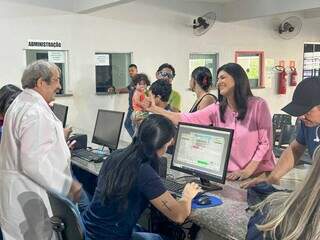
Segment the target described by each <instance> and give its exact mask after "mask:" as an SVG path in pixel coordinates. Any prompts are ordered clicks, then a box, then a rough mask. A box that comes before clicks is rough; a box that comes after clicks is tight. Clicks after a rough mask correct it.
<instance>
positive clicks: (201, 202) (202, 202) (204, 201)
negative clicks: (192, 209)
mask: <svg viewBox="0 0 320 240" xmlns="http://www.w3.org/2000/svg"><path fill="white" fill-rule="evenodd" d="M196 204H198V205H209V204H211V199H210V197H208V196H206V195H202V196H200V197H199V198H196Z"/></svg>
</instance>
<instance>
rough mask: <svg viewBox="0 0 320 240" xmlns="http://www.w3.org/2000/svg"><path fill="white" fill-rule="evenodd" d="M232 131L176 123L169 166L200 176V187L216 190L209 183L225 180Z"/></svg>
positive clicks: (216, 188)
mask: <svg viewBox="0 0 320 240" xmlns="http://www.w3.org/2000/svg"><path fill="white" fill-rule="evenodd" d="M232 138H233V130H231V129H225V128H218V127H211V126H200V125H195V124H188V123H179V125H178V131H177V135H176V144H175V149H174V153H173V156H172V161H171V169H174V170H177V171H181V172H184V173H187V174H191V175H194V176H197V177H200V181H201V185H202V188H203V189H204V190H210V191H211V190H219V189H222V188H221V187H220V186H217V185H214V184H212V183H210V182H209V180H210V181H214V182H218V183H225V179H226V175H227V167H228V162H229V157H230V150H231V144H232Z"/></svg>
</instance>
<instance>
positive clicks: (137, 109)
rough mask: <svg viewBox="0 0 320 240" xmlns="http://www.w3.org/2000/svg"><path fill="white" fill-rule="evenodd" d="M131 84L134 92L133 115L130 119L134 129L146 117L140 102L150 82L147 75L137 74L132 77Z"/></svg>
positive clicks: (146, 92) (146, 113)
mask: <svg viewBox="0 0 320 240" xmlns="http://www.w3.org/2000/svg"><path fill="white" fill-rule="evenodd" d="M132 82H133V84H134V86H135V90H134V93H133V96H132V108H133V113H132V115H131V117H132V122H133V127H134V129H136V128H137V127H138V125H139V124H138V123H139V122H141V120H143V119H144V118H146V117H147V116H148V112H146V111H144V110H143V108H142V102H143V101H144V98H145V97H146V96H147V95H148V90H147V87H148V86H149V85H150V81H149V78H148V76H147V75H145V74H143V73H138V74H137V75H135V76H134V77H133V79H132Z"/></svg>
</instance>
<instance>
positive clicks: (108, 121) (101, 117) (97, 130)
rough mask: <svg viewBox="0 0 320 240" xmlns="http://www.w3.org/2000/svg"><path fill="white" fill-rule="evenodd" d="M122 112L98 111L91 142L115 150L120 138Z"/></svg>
mask: <svg viewBox="0 0 320 240" xmlns="http://www.w3.org/2000/svg"><path fill="white" fill-rule="evenodd" d="M123 117H124V112H116V111H109V110H102V109H99V110H98V115H97V120H96V125H95V127H94V132H93V136H92V142H93V143H96V144H98V145H102V146H106V147H108V148H109V149H111V150H116V149H117V147H118V142H119V138H120V133H121V128H122V122H123Z"/></svg>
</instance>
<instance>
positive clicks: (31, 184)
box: [0, 89, 72, 240]
mask: <svg viewBox="0 0 320 240" xmlns="http://www.w3.org/2000/svg"><path fill="white" fill-rule="evenodd" d="M71 183H72V177H71V172H70V151H69V149H68V146H67V144H66V141H65V139H64V134H63V128H62V124H61V122H60V121H59V120H58V119H57V118H56V117H55V115H54V113H53V112H52V111H51V109H50V108H49V106H48V104H47V103H46V102H45V100H44V98H43V97H42V96H41V95H40V94H39V93H38V92H36V91H34V90H32V89H26V90H24V91H23V92H22V93H21V94H20V95H19V96H18V97H17V98H16V100H15V101H14V102H13V103H12V104H11V106H10V107H9V109H8V111H7V113H6V116H5V119H4V126H3V134H2V140H1V145H0V224H1V228H2V231H3V233H4V239H5V240H11V239H12V240H13V239H14V240H20V239H21V240H22V239H24V240H47V239H55V236H54V235H53V234H52V230H51V225H50V222H49V217H50V216H52V212H51V208H50V204H49V200H48V197H47V194H46V190H52V191H55V192H57V193H60V194H63V195H67V194H68V192H69V190H70V187H71Z"/></svg>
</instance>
